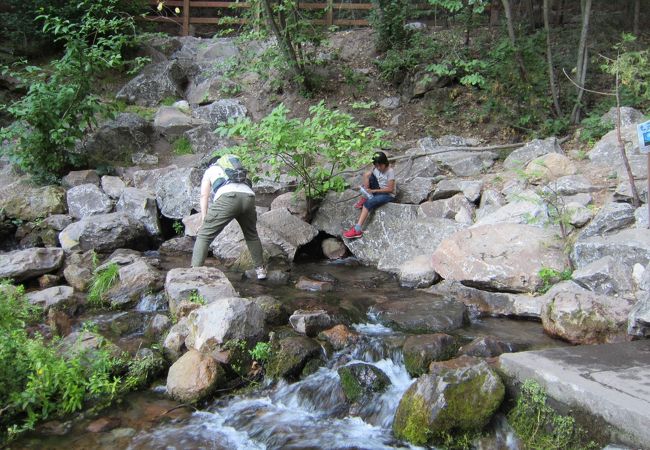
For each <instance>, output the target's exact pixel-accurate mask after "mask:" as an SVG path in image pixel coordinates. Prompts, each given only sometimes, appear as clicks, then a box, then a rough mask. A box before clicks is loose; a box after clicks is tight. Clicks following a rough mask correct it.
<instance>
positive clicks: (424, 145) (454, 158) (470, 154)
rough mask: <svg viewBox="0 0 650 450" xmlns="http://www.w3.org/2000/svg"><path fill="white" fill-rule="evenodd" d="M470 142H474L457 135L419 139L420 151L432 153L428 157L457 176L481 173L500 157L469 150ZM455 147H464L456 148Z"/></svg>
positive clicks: (486, 152) (494, 154) (487, 152)
mask: <svg viewBox="0 0 650 450" xmlns="http://www.w3.org/2000/svg"><path fill="white" fill-rule="evenodd" d="M445 138H446V139H445ZM468 144H474V143H473V142H468V141H467V140H465V139H463V138H458V137H456V136H443V137H442V138H439V139H432V138H430V137H426V138H423V139H420V140H419V141H418V146H419V152H424V153H430V155H429V156H428V157H429V158H432V159H433V160H434V161H436V162H437V163H438V165H439V167H441V168H442V169H443V170H447V171H448V172H450V173H452V174H453V175H455V176H457V177H472V176H476V175H480V174H481V173H483V172H484V171H485V170H486V169H489V168H490V167H492V165H494V161H496V159H497V157H498V155H497V154H496V153H493V152H489V151H467V150H466V147H471V146H472V145H468ZM455 147H462V148H460V149H458V150H455ZM407 153H408V152H407ZM430 176H431V175H430Z"/></svg>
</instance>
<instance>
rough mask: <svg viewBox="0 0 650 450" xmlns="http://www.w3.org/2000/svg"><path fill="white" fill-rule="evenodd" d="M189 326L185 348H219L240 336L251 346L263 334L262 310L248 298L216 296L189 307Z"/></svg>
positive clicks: (204, 350) (210, 349)
mask: <svg viewBox="0 0 650 450" xmlns="http://www.w3.org/2000/svg"><path fill="white" fill-rule="evenodd" d="M188 326H189V329H190V332H189V335H188V336H187V339H186V341H185V345H187V347H188V348H194V349H196V350H199V351H202V352H206V351H217V352H218V351H222V350H225V349H226V348H225V347H224V346H225V345H226V344H227V343H228V341H242V340H243V341H246V342H247V343H248V344H249V345H251V346H252V345H253V344H254V343H256V342H258V341H260V340H261V339H262V337H263V336H264V312H263V311H262V308H260V307H259V306H258V305H257V303H255V302H253V301H251V300H249V299H247V298H241V297H226V298H219V299H217V300H215V301H214V302H212V303H210V304H208V305H205V306H202V307H200V308H198V309H195V310H194V311H192V312H191V313H190V315H189V316H188Z"/></svg>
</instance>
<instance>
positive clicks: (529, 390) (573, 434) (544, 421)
mask: <svg viewBox="0 0 650 450" xmlns="http://www.w3.org/2000/svg"><path fill="white" fill-rule="evenodd" d="M508 422H509V423H510V425H512V427H513V428H514V430H515V432H516V433H517V436H519V438H520V439H521V440H522V441H523V444H524V447H525V448H534V449H540V450H543V449H548V450H551V449H558V448H562V449H567V450H568V449H576V450H577V449H594V448H598V447H597V446H596V445H595V443H593V442H589V443H584V442H583V441H584V440H585V439H584V431H583V430H582V429H581V428H580V427H579V426H578V425H577V424H576V422H575V419H574V418H573V417H570V416H563V415H560V414H558V413H556V412H555V411H554V410H553V409H552V408H551V407H550V406H548V405H547V404H546V392H545V391H544V388H542V387H541V386H540V385H539V384H538V383H537V382H535V381H533V380H526V381H525V382H524V384H523V385H522V388H521V393H520V395H519V396H518V397H517V403H516V405H515V407H514V408H513V409H512V410H511V411H510V413H509V414H508Z"/></svg>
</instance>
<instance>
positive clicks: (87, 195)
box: [66, 183, 113, 220]
mask: <svg viewBox="0 0 650 450" xmlns="http://www.w3.org/2000/svg"><path fill="white" fill-rule="evenodd" d="M66 198H67V202H68V211H69V214H70V215H71V216H72V217H73V218H75V219H77V220H79V219H83V218H84V217H86V216H93V215H97V214H106V213H109V212H111V209H113V202H112V201H111V199H110V197H109V196H108V195H106V193H104V191H102V190H101V189H100V188H99V187H98V186H97V185H96V184H90V183H88V184H80V185H78V186H75V187H73V188H70V189H69V190H68V192H67V194H66Z"/></svg>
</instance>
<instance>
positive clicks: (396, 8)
mask: <svg viewBox="0 0 650 450" xmlns="http://www.w3.org/2000/svg"><path fill="white" fill-rule="evenodd" d="M373 4H374V6H375V8H373V10H372V13H371V15H370V24H371V25H372V27H373V28H374V29H375V34H376V37H375V40H376V43H375V47H376V48H377V51H379V52H385V51H386V50H390V49H395V50H402V49H404V48H407V47H408V46H409V43H410V33H409V30H408V29H406V27H404V25H405V24H406V19H407V17H408V11H409V3H408V2H405V1H401V0H373Z"/></svg>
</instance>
